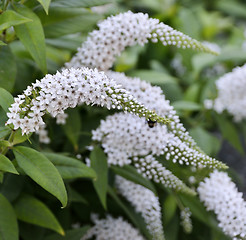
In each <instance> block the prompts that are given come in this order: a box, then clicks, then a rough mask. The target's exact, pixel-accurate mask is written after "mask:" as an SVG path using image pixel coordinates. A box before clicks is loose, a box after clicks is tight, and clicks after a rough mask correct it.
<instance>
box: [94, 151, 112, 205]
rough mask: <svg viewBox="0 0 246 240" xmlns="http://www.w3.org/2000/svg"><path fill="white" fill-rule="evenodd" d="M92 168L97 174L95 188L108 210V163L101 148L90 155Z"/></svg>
mask: <svg viewBox="0 0 246 240" xmlns="http://www.w3.org/2000/svg"><path fill="white" fill-rule="evenodd" d="M90 160H91V167H92V168H93V169H94V170H95V172H96V173H97V179H96V180H95V181H94V182H93V185H94V188H95V189H96V192H97V194H98V196H99V198H100V200H101V203H102V205H103V207H104V208H105V209H106V207H107V206H106V195H107V187H108V163H107V158H106V155H105V154H104V152H103V150H102V149H101V148H99V147H95V148H94V149H93V151H92V152H91V155H90Z"/></svg>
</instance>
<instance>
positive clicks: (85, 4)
mask: <svg viewBox="0 0 246 240" xmlns="http://www.w3.org/2000/svg"><path fill="white" fill-rule="evenodd" d="M112 2H113V0H69V1H67V0H53V1H52V2H51V6H52V7H71V8H90V7H95V6H100V5H104V4H107V3H112Z"/></svg>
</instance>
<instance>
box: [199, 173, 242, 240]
mask: <svg viewBox="0 0 246 240" xmlns="http://www.w3.org/2000/svg"><path fill="white" fill-rule="evenodd" d="M197 191H198V193H199V197H200V199H201V201H203V202H204V205H205V206H206V208H207V210H213V211H214V212H215V214H216V215H217V219H218V221H219V227H221V228H222V229H223V231H224V233H225V234H227V235H229V236H230V237H232V238H233V239H235V240H236V239H242V238H245V237H246V202H245V201H244V199H243V196H242V195H243V194H242V193H240V192H238V190H237V187H236V185H235V183H233V182H232V181H231V179H230V178H229V176H228V175H227V174H226V173H224V172H219V171H217V170H216V171H214V172H213V173H211V174H210V177H209V178H208V177H207V178H205V179H204V182H201V183H200V184H199V187H198V189H197Z"/></svg>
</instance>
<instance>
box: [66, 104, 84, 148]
mask: <svg viewBox="0 0 246 240" xmlns="http://www.w3.org/2000/svg"><path fill="white" fill-rule="evenodd" d="M66 113H67V114H68V118H67V119H66V124H65V125H63V129H64V131H65V133H66V135H67V137H68V139H69V140H70V142H71V143H72V144H73V146H74V148H75V149H78V139H79V132H80V130H81V119H80V115H79V111H78V108H73V109H68V110H67V111H66Z"/></svg>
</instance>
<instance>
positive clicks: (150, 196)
mask: <svg viewBox="0 0 246 240" xmlns="http://www.w3.org/2000/svg"><path fill="white" fill-rule="evenodd" d="M115 181H116V186H117V189H118V190H119V192H120V194H121V195H123V196H124V197H125V198H126V199H127V200H128V201H129V202H130V203H131V204H132V205H133V206H134V208H135V210H136V212H139V213H140V214H141V215H142V217H143V219H144V221H145V223H146V225H147V229H148V230H149V231H150V233H151V235H152V237H153V239H155V240H164V232H163V228H162V222H161V208H160V204H159V199H158V197H156V196H155V194H154V193H153V192H152V191H150V190H149V189H147V188H145V187H143V186H141V185H138V184H136V183H133V182H130V181H128V180H126V179H124V178H122V177H120V176H116V180H115Z"/></svg>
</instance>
